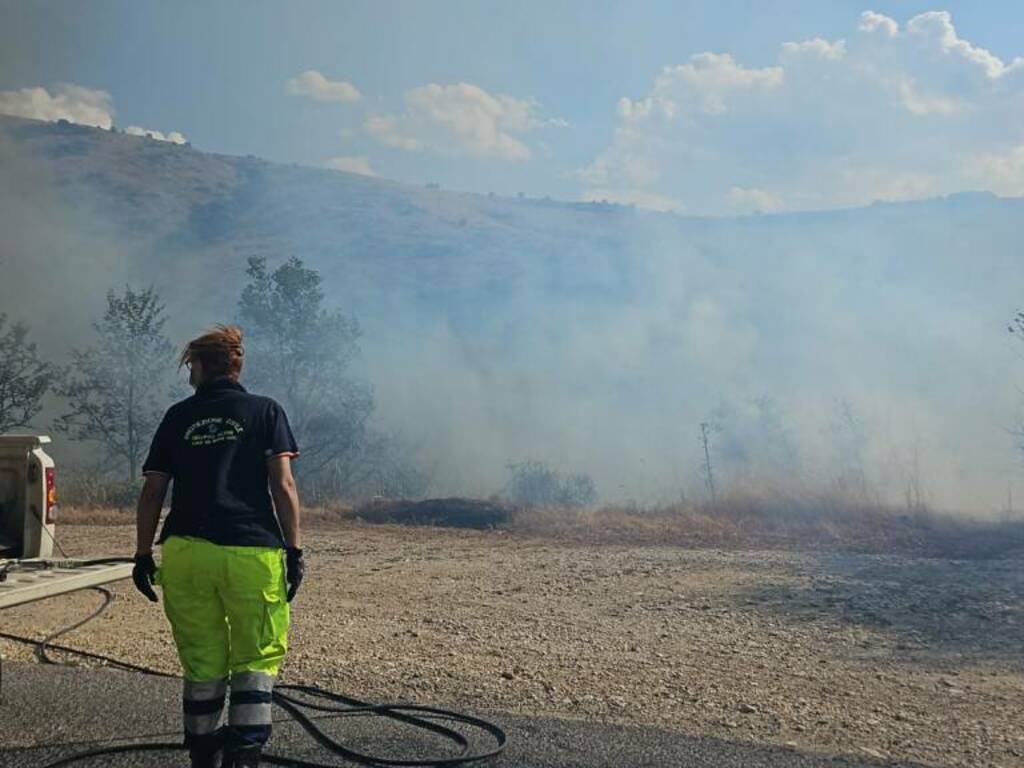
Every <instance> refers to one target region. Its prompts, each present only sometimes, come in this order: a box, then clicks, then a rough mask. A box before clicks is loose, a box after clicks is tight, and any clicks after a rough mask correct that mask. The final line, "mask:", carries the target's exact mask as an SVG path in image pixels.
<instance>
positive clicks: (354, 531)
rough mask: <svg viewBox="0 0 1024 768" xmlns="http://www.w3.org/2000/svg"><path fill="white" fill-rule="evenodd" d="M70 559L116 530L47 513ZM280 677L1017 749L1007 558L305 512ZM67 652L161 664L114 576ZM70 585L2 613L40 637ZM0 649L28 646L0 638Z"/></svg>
mask: <svg viewBox="0 0 1024 768" xmlns="http://www.w3.org/2000/svg"><path fill="white" fill-rule="evenodd" d="M60 533H61V538H62V541H63V543H64V546H65V548H66V549H68V550H69V551H70V552H72V553H81V554H86V553H88V554H90V555H95V554H105V553H123V552H130V551H131V549H132V547H133V545H134V531H133V528H132V527H131V526H109V527H104V526H66V527H65V528H63V529H61V531H60ZM305 548H306V551H307V553H308V579H307V582H306V584H305V585H304V586H303V588H302V590H301V591H300V593H299V597H298V598H297V600H296V603H295V612H294V629H293V633H292V649H291V651H290V655H289V657H288V660H287V663H286V666H285V669H284V672H283V677H284V678H285V679H287V680H290V681H293V682H295V681H304V682H316V683H319V684H322V685H326V686H328V687H331V688H336V689H339V690H346V691H349V692H353V693H355V694H357V695H360V696H366V697H370V698H378V699H412V700H421V701H434V702H439V703H448V704H456V705H458V706H461V707H469V708H475V709H481V708H482V709H486V708H492V707H493V708H498V709H505V710H512V711H517V712H522V713H531V714H558V715H562V716H574V717H582V718H587V719H609V720H614V721H622V722H631V723H639V724H652V725H658V726H662V727H667V728H671V729H675V730H678V731H680V732H684V733H687V734H692V735H712V736H715V737H719V738H724V739H728V740H739V741H749V742H754V743H766V744H787V743H791V744H795V745H798V746H799V747H801V748H805V749H812V750H819V751H821V752H822V753H832V752H843V753H848V754H849V753H852V754H864V755H868V754H878V755H884V756H886V757H888V758H890V759H892V760H893V761H908V762H909V761H916V762H918V763H924V764H928V765H936V766H962V767H963V768H967V767H968V766H970V768H976V767H977V766H1006V767H1009V766H1016V765H1021V764H1024V726H1022V721H1021V718H1020V712H1021V711H1022V709H1024V659H1022V657H1021V654H1020V632H1021V622H1022V621H1024V614H1022V610H1024V567H1022V566H1024V561H1022V560H1020V559H999V560H984V561H972V562H964V561H957V560H943V559H935V558H932V559H919V558H908V557H897V556H884V557H883V556H863V555H834V554H806V553H787V552H766V551H731V552H730V551H722V550H699V549H690V550H687V549H679V548H670V547H635V546H614V545H604V546H601V547H593V546H588V545H577V544H573V543H571V542H559V543H557V544H555V543H552V542H550V541H546V540H541V539H534V538H525V537H521V536H515V535H511V534H509V533H506V532H500V531H489V532H480V531H455V530H442V529H432V528H415V529H412V528H406V527H400V526H387V525H378V526H369V525H359V524H354V523H341V524H330V525H328V524H321V525H318V526H309V527H308V529H307V532H306V540H305ZM115 591H116V593H117V596H118V600H117V602H115V604H114V605H113V607H112V609H111V610H110V611H109V612H108V614H107V615H105V616H104V617H103V618H101V619H99V620H97V621H95V622H92V623H91V624H88V625H86V626H85V627H83V628H82V629H81V630H79V631H77V632H75V633H74V634H72V635H70V636H69V637H67V638H66V640H65V642H67V643H68V644H69V645H73V646H76V647H80V648H84V649H88V650H92V651H96V652H100V653H107V654H111V655H115V656H118V657H123V658H125V659H127V660H130V661H133V662H135V663H141V664H149V665H154V666H158V667H161V668H163V669H167V670H175V669H176V668H177V662H176V658H175V653H174V647H173V643H172V640H171V636H170V632H169V630H168V627H167V623H166V621H165V619H164V617H163V615H162V612H161V610H160V608H159V606H153V605H151V604H150V603H148V602H146V601H145V600H144V599H143V598H141V596H138V595H137V594H135V592H134V591H133V590H132V589H131V588H130V585H129V584H127V583H125V582H122V583H119V584H118V585H116V587H115ZM97 599H98V598H97V597H96V596H95V595H94V594H90V593H80V594H76V595H70V596H66V597H64V598H61V599H58V600H54V601H49V602H43V603H38V604H35V605H29V606H22V607H19V608H16V609H11V610H9V611H5V612H4V615H3V623H4V627H5V629H6V630H7V631H17V632H21V633H24V634H29V635H32V636H35V637H41V636H43V635H45V634H46V633H47V632H49V631H51V630H52V629H53V628H55V627H58V626H61V625H64V624H67V623H70V622H71V621H73V620H74V619H76V618H78V617H81V616H83V615H85V614H86V613H88V612H89V610H91V608H92V607H93V606H94V605H95V604H96V602H97ZM0 649H2V650H3V652H4V653H6V654H8V655H10V656H15V657H17V658H19V659H29V658H30V656H31V654H30V651H29V650H28V649H26V648H23V647H21V646H17V645H14V644H11V643H6V642H0Z"/></svg>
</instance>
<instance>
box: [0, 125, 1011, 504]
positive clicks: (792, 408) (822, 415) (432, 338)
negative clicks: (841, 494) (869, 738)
mask: <svg viewBox="0 0 1024 768" xmlns="http://www.w3.org/2000/svg"><path fill="white" fill-rule="evenodd" d="M0 204H2V207H0V211H2V213H0V225H2V228H3V232H4V236H3V238H2V240H0V263H2V269H3V273H2V280H0V286H2V287H0V302H2V307H3V310H4V311H6V312H9V313H10V314H12V315H15V316H22V317H25V318H26V319H28V320H30V322H32V324H33V328H34V330H35V332H36V333H37V335H38V336H39V338H40V339H41V341H42V342H43V344H44V346H45V347H46V348H47V349H48V350H49V351H51V353H52V354H54V355H61V354H63V353H64V352H65V351H66V348H67V346H68V345H69V344H73V343H78V341H80V340H82V339H84V338H86V331H85V329H87V328H88V323H89V322H90V321H91V319H92V318H93V317H94V316H95V312H96V309H97V307H98V306H99V305H100V303H101V302H102V297H103V294H104V293H105V291H106V290H107V289H108V288H110V287H115V286H117V285H119V284H120V283H123V282H125V281H131V282H136V283H140V282H141V283H151V284H154V285H155V286H156V287H157V288H158V289H159V290H160V291H161V293H162V294H163V295H164V296H165V297H166V298H167V301H168V306H169V309H170V311H171V314H172V331H173V333H174V334H175V337H176V338H177V337H178V336H181V337H184V336H185V335H187V334H189V333H192V332H193V331H195V330H196V329H197V328H198V327H199V326H200V325H202V324H204V323H207V322H213V321H217V320H224V319H229V318H230V317H231V315H232V314H233V308H234V304H235V301H236V300H237V295H238V291H239V289H240V286H241V283H242V281H243V279H244V268H245V260H246V258H247V257H248V256H250V255H265V256H267V257H268V258H270V259H271V261H275V260H279V259H281V258H284V257H286V256H288V255H293V254H294V255H297V256H300V257H302V258H303V259H305V260H306V261H307V262H308V263H309V264H311V265H312V266H314V267H316V268H317V269H318V270H320V271H321V273H322V274H323V276H324V278H325V283H326V287H327V288H328V290H329V294H330V296H331V298H332V301H334V302H335V303H336V304H337V305H338V306H341V307H342V308H344V309H345V311H347V312H350V313H352V314H354V315H356V316H357V317H358V318H359V320H360V322H361V324H362V326H363V329H364V338H363V350H364V355H363V359H362V361H361V362H360V364H359V365H360V373H361V375H363V376H364V377H366V378H368V379H369V380H370V381H371V382H372V383H373V384H374V386H375V388H376V390H377V393H378V403H379V414H380V417H381V419H382V421H383V422H384V423H385V424H386V425H388V426H390V427H394V428H401V429H402V430H403V431H405V432H407V433H409V434H410V435H411V437H412V439H414V441H415V442H416V443H417V445H419V446H421V449H422V450H423V451H424V452H425V453H426V454H429V455H430V456H431V457H432V460H433V461H434V462H435V470H436V472H437V474H438V477H440V478H443V481H442V482H441V483H440V484H441V485H442V486H444V488H445V489H447V490H459V491H478V492H486V491H489V490H493V488H494V486H495V484H496V483H500V480H501V477H502V473H503V471H504V465H505V463H506V462H507V461H510V460H518V459H519V458H522V457H523V456H526V455H532V456H534V457H536V458H540V459H544V460H546V461H549V462H551V463H553V464H555V465H556V466H560V467H563V468H565V469H566V470H576V469H580V470H585V471H590V472H592V473H593V474H595V477H596V478H597V480H598V486H599V489H600V490H601V491H602V493H603V494H604V495H605V497H606V498H607V497H619V498H627V499H628V498H642V497H645V496H649V495H655V496H656V495H659V494H660V495H662V496H672V495H675V494H677V493H678V491H679V489H681V488H691V489H692V488H694V487H696V488H698V489H699V476H698V475H699V461H698V456H697V452H696V447H697V446H696V440H695V425H696V424H697V423H698V422H699V421H701V420H702V419H705V418H708V417H709V415H710V414H715V418H716V419H717V420H718V421H719V422H721V423H722V424H723V425H724V426H723V429H722V433H721V435H720V437H719V438H717V441H718V442H717V447H718V450H719V453H720V462H721V464H722V471H723V472H724V473H726V474H727V475H732V476H734V477H735V478H736V480H737V482H738V481H739V479H740V478H744V479H745V481H753V480H752V479H758V480H759V481H760V479H763V477H764V476H765V475H766V474H775V475H778V474H783V475H786V476H790V477H792V476H794V475H796V474H799V475H800V476H801V477H802V476H804V475H808V474H811V473H819V474H820V473H822V472H825V474H830V473H831V474H835V472H839V471H843V472H845V471H847V470H848V469H849V467H850V466H853V465H859V466H860V467H861V468H862V470H863V469H865V468H866V469H867V470H870V473H871V474H872V477H873V482H875V483H877V484H878V486H879V487H880V488H884V489H885V491H886V493H890V494H893V495H895V496H896V497H897V498H899V497H900V496H901V495H902V493H903V491H904V490H905V488H906V485H907V482H908V477H909V473H911V472H913V473H916V474H919V475H921V476H920V477H918V478H917V479H918V480H921V481H922V482H923V483H924V484H925V485H926V486H927V487H929V488H930V489H931V492H932V493H933V499H932V500H933V501H935V502H937V503H940V504H945V505H949V506H972V505H974V504H975V503H976V506H977V507H978V508H984V509H991V508H993V507H994V506H995V505H996V504H997V501H996V500H997V499H998V500H1002V499H1003V498H1005V496H1006V492H1007V484H1008V483H1009V482H1010V481H1011V480H1012V475H1013V472H1014V471H1015V470H1014V467H1015V462H1016V454H1015V450H1014V445H1013V439H1012V437H1010V436H1009V435H1008V433H1007V431H1006V428H1007V427H1008V426H1010V425H1011V424H1012V423H1013V419H1014V411H1015V408H1016V405H1017V400H1016V397H1017V395H1016V392H1015V390H1014V387H1013V382H1012V380H1011V377H1012V376H1013V375H1014V373H1015V369H1014V368H1013V366H1014V365H1015V362H1016V358H1015V356H1014V354H1013V351H1014V350H1013V349H1012V348H1011V346H1010V340H1008V339H1007V334H1006V333H1005V325H1006V321H1007V320H1008V319H1009V318H1010V317H1012V314H1013V312H1014V311H1015V310H1016V308H1017V307H1018V305H1019V294H1020V285H1021V284H1022V283H1021V278H1022V277H1024V274H1022V272H1024V269H1022V266H1024V265H1022V263H1021V259H1020V255H1019V254H1020V250H1019V244H1020V236H1019V222H1020V221H1021V220H1022V216H1024V200H1020V199H1001V198H996V197H994V196H992V195H988V194H965V195H956V196H952V197H949V198H944V199H938V200H929V201H923V202H917V203H900V204H876V205H873V206H870V207H868V208H863V209H855V210H844V211H833V212H819V213H802V214H786V215H771V216H767V215H766V216H751V217H745V218H732V219H701V218H688V217H683V216H676V215H670V214H657V213H651V212H645V211H642V210H635V209H632V208H628V207H621V206H612V205H604V204H582V203H567V202H557V201H550V200H528V199H508V198H499V197H490V196H486V195H473V194H461V193H456V192H449V191H444V190H438V189H427V188H418V187H412V186H408V185H403V184H398V183H394V182H390V181H385V180H381V179H375V178H367V177H363V176H358V175H353V174H348V173H342V172H338V171H331V170H323V169H315V168H306V167H296V166H287V165H279V164H272V163H268V162H265V161H263V160H260V159H257V158H253V157H230V156H224V155H215V154H208V153H203V152H200V151H198V150H196V149H194V148H191V147H188V146H178V145H174V144H169V143H163V142H158V141H153V140H149V139H144V138H138V137H134V136H127V135H123V134H119V133H114V132H108V131H102V130H98V129H92V128H83V127H79V126H74V125H68V124H47V123H39V122H34V121H27V120H20V119H16V118H0ZM840 401H842V402H848V403H851V404H852V405H853V409H854V411H855V413H856V414H857V420H858V421H859V422H860V424H861V430H860V431H861V433H862V434H859V433H858V434H854V433H855V432H856V430H852V431H851V434H849V435H847V436H846V438H837V437H836V435H835V434H834V431H835V430H834V427H835V418H834V416H835V413H834V411H835V408H836V403H837V402H840ZM758 403H760V405H758ZM830 430H832V431H831V432H830ZM844 440H845V442H844ZM847 443H848V445H847ZM911 453H913V457H912V456H911ZM854 454H856V455H854ZM912 464H913V465H914V467H915V468H911V465H912ZM837 467H838V468H839V469H837ZM829 468H831V469H829ZM826 470H827V471H826ZM1000 503H1001V502H1000Z"/></svg>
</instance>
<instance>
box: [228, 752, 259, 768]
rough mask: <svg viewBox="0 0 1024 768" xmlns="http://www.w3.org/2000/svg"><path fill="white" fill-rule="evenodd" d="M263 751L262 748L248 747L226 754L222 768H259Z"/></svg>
mask: <svg viewBox="0 0 1024 768" xmlns="http://www.w3.org/2000/svg"><path fill="white" fill-rule="evenodd" d="M262 751H263V750H262V749H260V747H246V748H245V749H238V750H232V751H230V752H225V753H224V763H223V764H222V766H221V768H259V764H260V753H261V752H262Z"/></svg>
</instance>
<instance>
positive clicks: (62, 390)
mask: <svg viewBox="0 0 1024 768" xmlns="http://www.w3.org/2000/svg"><path fill="white" fill-rule="evenodd" d="M165 322H166V318H165V317H164V305H163V303H162V302H161V301H160V297H159V296H158V295H157V293H156V291H154V290H153V289H152V288H146V289H144V290H141V291H135V290H133V289H132V288H131V287H130V286H125V290H124V294H123V295H116V294H115V293H114V292H113V291H110V292H108V293H107V309H106V312H104V314H103V318H102V319H101V320H100V321H99V322H97V323H94V324H93V328H94V329H95V331H96V334H97V337H98V338H97V341H96V344H95V345H93V346H91V347H87V348H83V349H75V350H72V352H71V364H70V365H69V366H68V367H67V368H66V369H65V371H64V372H63V374H62V376H61V379H60V383H59V384H58V385H57V387H56V388H55V389H56V391H57V393H58V394H59V395H61V396H62V397H63V398H65V400H67V406H68V407H67V410H66V412H65V413H63V414H62V415H61V416H59V417H58V419H57V421H56V423H55V427H56V428H57V429H58V430H60V431H62V432H65V433H67V434H68V435H70V436H71V437H72V438H74V439H76V440H91V441H95V442H98V443H100V444H101V445H102V446H103V447H104V448H105V449H106V450H107V452H108V453H109V454H110V455H111V456H113V457H116V458H119V459H121V460H123V461H124V462H126V463H127V467H128V473H127V474H128V478H129V479H130V480H131V482H133V483H134V482H135V480H136V478H137V476H138V470H139V467H140V465H141V463H142V461H143V459H144V458H145V455H144V454H145V451H146V450H147V448H148V446H149V441H150V439H151V438H152V435H153V432H154V430H155V429H156V426H157V424H159V422H160V417H161V415H162V413H163V406H164V400H165V398H164V397H163V396H162V395H163V394H164V393H165V392H166V389H165V385H166V382H167V378H168V372H169V371H170V370H171V363H172V361H173V358H172V351H173V347H172V345H171V343H170V341H168V339H167V337H166V336H165V335H164V332H163V328H164V324H165ZM158 393H159V396H158Z"/></svg>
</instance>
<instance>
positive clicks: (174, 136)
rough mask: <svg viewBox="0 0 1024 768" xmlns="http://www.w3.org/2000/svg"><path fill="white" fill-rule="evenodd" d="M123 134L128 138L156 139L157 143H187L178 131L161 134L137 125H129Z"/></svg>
mask: <svg viewBox="0 0 1024 768" xmlns="http://www.w3.org/2000/svg"><path fill="white" fill-rule="evenodd" d="M124 132H125V133H127V134H128V135H129V136H146V137H147V138H150V139H156V140H157V141H169V142H170V143H171V144H184V143H186V142H187V141H188V139H186V138H185V135H184V134H182V133H180V132H179V131H171V132H170V133H162V132H160V131H154V130H153V129H152V128H140V127H139V126H137V125H129V126H128V127H127V128H125V129H124Z"/></svg>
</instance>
